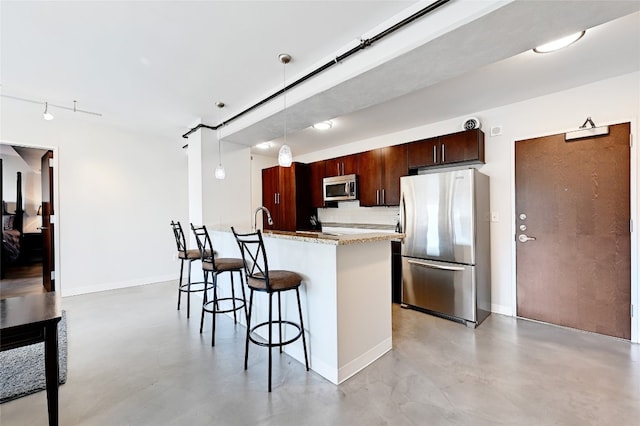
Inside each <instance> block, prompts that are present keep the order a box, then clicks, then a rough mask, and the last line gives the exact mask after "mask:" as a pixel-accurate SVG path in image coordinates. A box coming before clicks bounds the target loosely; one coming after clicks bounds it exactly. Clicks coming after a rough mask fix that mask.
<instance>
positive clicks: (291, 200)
mask: <svg viewBox="0 0 640 426" xmlns="http://www.w3.org/2000/svg"><path fill="white" fill-rule="evenodd" d="M279 169H280V170H279V182H278V194H279V195H278V197H277V201H278V206H277V210H278V227H277V228H275V229H278V230H280V231H295V230H296V201H297V200H296V183H297V182H296V164H292V165H291V167H279Z"/></svg>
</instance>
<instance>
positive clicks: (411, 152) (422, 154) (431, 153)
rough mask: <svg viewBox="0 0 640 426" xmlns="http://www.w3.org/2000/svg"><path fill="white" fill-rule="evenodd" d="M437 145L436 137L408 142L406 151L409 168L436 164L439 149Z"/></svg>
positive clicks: (438, 157)
mask: <svg viewBox="0 0 640 426" xmlns="http://www.w3.org/2000/svg"><path fill="white" fill-rule="evenodd" d="M438 145H439V144H438V138H437V137H435V138H429V139H423V140H420V141H415V142H411V143H408V144H407V151H408V163H409V164H408V167H409V169H417V168H419V167H427V166H433V165H434V164H438V163H439V159H440V150H439V146H438Z"/></svg>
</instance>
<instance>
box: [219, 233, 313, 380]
mask: <svg viewBox="0 0 640 426" xmlns="http://www.w3.org/2000/svg"><path fill="white" fill-rule="evenodd" d="M231 230H232V231H233V235H234V236H235V237H236V241H237V242H238V246H240V252H241V253H242V259H243V260H244V267H245V277H246V279H247V285H248V286H249V313H248V317H247V338H246V342H245V352H244V369H245V370H246V369H247V364H248V360H249V342H252V343H255V344H256V345H258V346H263V347H267V348H268V350H269V392H271V348H274V347H278V348H280V352H282V347H283V346H285V345H288V344H290V343H293V342H295V341H296V340H298V339H299V338H301V337H302V346H303V349H304V364H305V367H306V369H307V371H309V359H308V357H307V340H306V339H305V336H304V323H303V321H302V307H301V305H300V291H299V287H300V284H301V283H302V277H301V276H300V274H298V273H297V272H293V271H279V270H273V271H270V270H269V264H268V262H267V252H266V251H265V249H264V241H263V240H262V233H261V232H260V230H257V231H256V232H253V233H249V234H238V233H237V232H236V230H235V229H234V228H233V227H231ZM290 290H295V292H296V298H297V300H298V314H299V316H300V323H299V324H296V323H295V322H292V321H288V320H283V319H282V309H281V301H280V295H281V294H282V293H283V292H285V291H290ZM254 291H259V292H263V293H267V294H268V295H269V320H268V321H264V322H260V323H258V324H256V325H254V326H251V309H252V307H253V292H254ZM274 294H277V295H278V319H277V320H274V319H273V295H274ZM274 325H277V327H278V339H277V341H274V339H273V326H274ZM283 326H285V327H286V326H291V327H293V329H295V330H296V334H295V336H293V337H291V338H290V339H287V340H284V341H283V340H282V339H283V335H282V327H283ZM262 327H268V329H269V330H268V336H269V338H268V340H267V342H264V341H263V340H262V339H260V340H259V339H257V338H256V337H254V334H255V333H256V331H257V330H258V329H259V328H262Z"/></svg>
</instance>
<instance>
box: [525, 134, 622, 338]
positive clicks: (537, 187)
mask: <svg viewBox="0 0 640 426" xmlns="http://www.w3.org/2000/svg"><path fill="white" fill-rule="evenodd" d="M609 129H610V133H609V135H608V136H600V137H594V138H587V139H579V140H576V141H573V142H565V140H564V134H560V135H553V136H547V137H541V138H536V139H528V140H522V141H517V142H516V144H515V161H516V163H515V177H516V217H515V225H516V268H517V269H516V279H517V284H516V291H517V315H518V316H520V317H524V318H530V319H534V320H539V321H544V322H548V323H552V324H558V325H562V326H567V327H571V328H576V329H580V330H586V331H591V332H596V333H600V334H606V335H610V336H616V337H620V338H624V339H630V338H631V316H630V305H631V235H630V217H631V214H630V146H629V141H630V125H629V123H624V124H618V125H614V126H610V127H609ZM530 238H535V239H530Z"/></svg>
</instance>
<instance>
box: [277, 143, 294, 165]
mask: <svg viewBox="0 0 640 426" xmlns="http://www.w3.org/2000/svg"><path fill="white" fill-rule="evenodd" d="M292 160H293V154H291V148H290V147H289V145H282V146H281V147H280V151H278V164H279V165H281V166H282V167H290V166H291V161H292Z"/></svg>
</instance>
